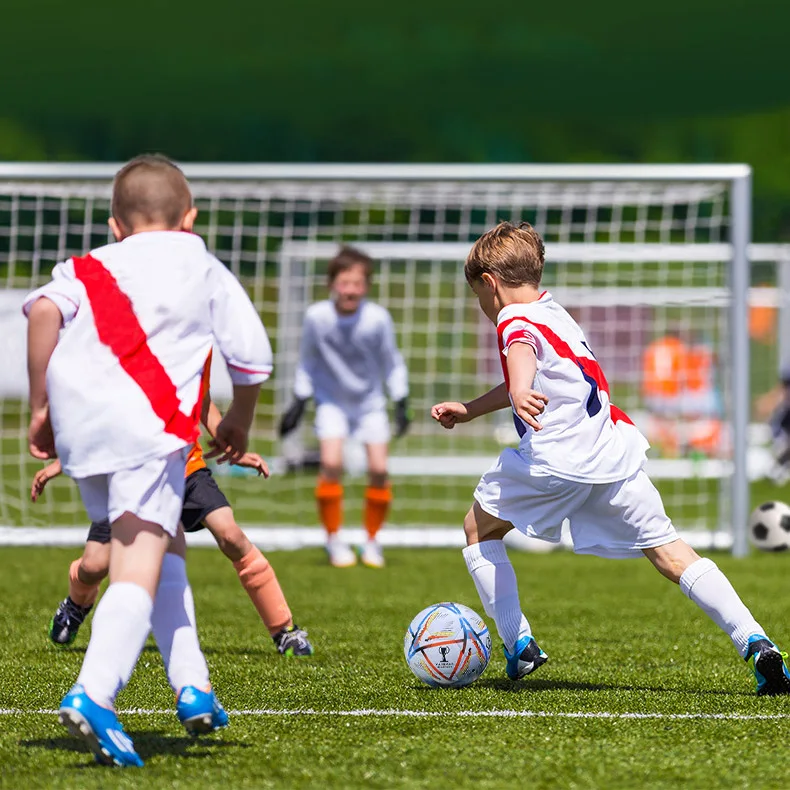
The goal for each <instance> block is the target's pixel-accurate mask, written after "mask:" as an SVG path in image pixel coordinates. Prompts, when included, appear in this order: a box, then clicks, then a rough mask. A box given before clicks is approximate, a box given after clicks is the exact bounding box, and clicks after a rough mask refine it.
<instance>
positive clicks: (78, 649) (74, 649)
mask: <svg viewBox="0 0 790 790" xmlns="http://www.w3.org/2000/svg"><path fill="white" fill-rule="evenodd" d="M51 647H52V649H53V651H55V652H56V653H61V654H65V653H85V652H86V651H87V650H88V646H87V645H64V646H63V647H60V646H58V647H56V646H55V645H51ZM143 653H155V654H156V655H159V649H158V648H157V647H156V645H146V646H145V647H144V648H143V650H142V653H141V655H142V654H143Z"/></svg>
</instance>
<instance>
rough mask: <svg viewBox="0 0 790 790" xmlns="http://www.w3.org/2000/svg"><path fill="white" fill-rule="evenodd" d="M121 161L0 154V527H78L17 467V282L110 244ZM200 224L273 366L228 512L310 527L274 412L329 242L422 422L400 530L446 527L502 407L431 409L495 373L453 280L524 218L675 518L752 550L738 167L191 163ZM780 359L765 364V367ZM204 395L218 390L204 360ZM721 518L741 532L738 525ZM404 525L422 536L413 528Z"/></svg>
mask: <svg viewBox="0 0 790 790" xmlns="http://www.w3.org/2000/svg"><path fill="white" fill-rule="evenodd" d="M116 169H117V167H116V166H114V165H78V164H68V165H26V164H15V165H12V164H7V165H0V289H3V290H0V321H2V335H0V344H2V345H0V347H1V348H3V361H4V362H3V368H4V370H3V371H2V372H0V397H2V400H0V419H1V420H2V422H1V423H0V424H1V425H2V435H1V441H2V444H1V445H0V476H1V478H2V479H1V482H2V488H1V489H0V522H2V523H4V524H7V525H48V524H75V525H77V524H82V523H83V522H84V518H85V517H84V514H83V512H82V509H81V507H80V505H79V500H78V497H77V493H76V490H75V488H74V487H73V485H72V484H70V483H69V481H64V480H60V481H55V484H54V485H53V488H52V491H49V492H47V494H46V495H45V498H44V501H43V502H40V503H38V504H36V505H32V504H31V503H30V502H29V495H28V492H29V480H30V477H31V476H32V474H33V473H34V471H35V470H36V468H38V464H37V463H36V462H34V461H33V460H32V459H30V458H29V457H28V454H27V450H26V441H25V426H26V422H27V407H26V403H25V398H26V392H25V383H24V379H25V375H24V355H23V350H24V321H23V320H22V319H21V318H20V317H19V315H18V308H19V304H20V302H21V299H22V296H23V295H24V293H25V292H27V291H28V290H30V289H31V288H33V287H35V286H37V285H39V284H41V283H42V282H43V281H45V280H46V278H47V277H48V275H49V272H50V271H51V268H52V266H53V265H54V264H55V263H56V262H57V261H59V260H63V259H65V258H66V257H68V256H69V255H72V254H76V253H81V252H84V251H85V250H87V249H89V248H91V247H96V246H98V245H101V244H104V243H106V242H107V240H108V231H107V225H106V221H107V216H108V207H109V195H110V184H111V179H112V175H113V174H114V172H115V170H116ZM184 170H185V172H186V174H187V176H188V177H189V179H190V183H191V185H192V188H193V192H194V195H195V200H196V203H197V205H198V207H199V209H200V214H199V218H198V226H197V228H196V230H197V232H199V233H200V234H201V235H202V236H203V237H204V238H205V240H206V242H207V244H208V246H209V248H210V249H211V250H212V251H214V252H215V253H216V254H217V255H218V256H219V257H220V258H221V259H222V260H223V261H224V262H225V263H226V264H227V265H228V266H229V267H230V268H231V270H232V271H233V272H234V273H235V274H236V275H237V276H238V277H239V278H240V279H241V280H242V282H243V283H244V284H245V286H246V287H247V288H248V290H249V293H250V295H251V297H252V298H253V301H254V302H255V304H256V306H257V307H258V309H259V310H260V313H261V316H262V318H263V320H264V322H265V324H266V326H267V329H268V330H269V333H270V335H271V338H272V341H273V345H274V348H275V355H276V356H275V374H274V379H273V381H272V382H271V383H270V384H268V385H265V387H264V393H263V395H262V398H261V408H260V411H259V417H258V419H257V421H256V426H255V435H254V447H255V449H257V450H258V451H260V452H261V454H263V455H265V456H266V457H268V458H269V459H270V460H271V462H272V466H273V470H274V474H273V475H272V478H271V480H269V481H267V482H265V483H260V482H258V481H255V480H250V479H248V478H246V477H245V476H237V475H236V474H235V473H234V470H229V472H228V470H219V471H221V472H223V473H225V475H226V476H223V477H222V478H221V484H222V485H223V487H224V488H225V489H226V490H227V493H228V495H229V497H230V499H231V500H232V502H233V503H234V505H235V506H236V508H237V512H238V515H239V517H240V520H242V521H243V522H245V523H255V524H259V525H268V524H272V525H275V524H276V525H314V524H315V514H314V503H313V497H312V489H313V487H314V483H315V472H316V469H315V447H316V444H315V440H314V438H313V436H312V431H311V426H310V419H309V417H308V419H307V420H306V424H305V425H304V426H303V427H302V429H301V431H300V432H299V433H298V435H296V436H293V437H291V438H290V439H289V441H288V442H286V443H284V444H281V443H280V442H278V441H277V438H276V422H277V418H278V417H279V415H280V414H281V413H282V411H283V409H284V408H285V407H286V405H287V403H288V401H289V399H290V394H291V388H292V386H293V373H294V369H295V365H296V361H297V357H298V346H299V334H300V328H301V321H302V316H303V313H304V309H305V308H306V306H307V305H308V304H309V303H310V302H312V301H314V300H316V299H321V298H325V296H326V293H327V292H326V283H325V272H326V265H327V262H328V260H329V258H331V257H332V255H333V254H334V253H335V251H336V250H337V248H338V245H339V244H340V243H347V244H353V245H356V246H359V247H360V248H361V249H363V250H365V251H366V252H368V253H369V254H370V255H371V256H373V257H374V258H375V259H376V261H377V271H376V275H375V281H374V285H373V288H372V292H371V298H372V299H373V300H376V301H379V302H380V303H381V304H383V305H384V306H385V307H387V308H388V309H389V310H390V312H391V313H392V316H393V318H394V320H395V324H396V328H397V332H398V338H399V343H400V346H401V350H402V351H403V354H404V357H405V359H406V363H407V366H408V369H409V373H410V383H411V403H412V407H413V410H414V414H415V420H414V423H413V425H412V429H411V431H410V433H409V435H408V436H406V437H405V438H404V439H401V440H397V441H395V442H393V444H392V447H391V451H392V463H391V472H392V476H393V488H394V492H395V499H394V504H393V510H392V515H391V521H392V523H393V524H395V525H400V526H412V527H417V526H423V525H454V526H455V525H458V524H459V523H460V520H461V518H462V517H463V514H464V512H465V510H466V508H467V507H468V504H469V502H470V498H471V493H472V490H473V486H474V484H475V481H476V478H477V477H478V476H479V474H480V473H481V472H483V471H484V470H485V469H486V468H487V466H488V465H489V464H490V463H491V462H492V460H493V459H494V458H495V457H496V455H497V453H498V452H499V450H500V449H501V448H502V447H503V446H506V445H508V444H511V443H513V442H514V440H515V437H514V433H513V431H512V422H511V420H510V418H509V416H508V415H507V414H506V413H500V414H495V415H490V416H489V417H488V418H483V419H481V420H478V421H476V422H473V423H470V424H468V425H464V426H459V427H458V428H457V429H456V430H454V431H449V432H448V431H443V430H442V429H441V428H440V427H439V426H437V425H436V424H434V423H432V422H431V420H430V418H429V416H428V411H429V408H430V406H431V404H432V403H434V402H436V401H438V400H444V399H449V398H453V399H461V400H463V399H468V398H470V397H472V396H474V395H475V394H477V393H479V392H481V391H483V390H485V389H486V388H488V387H490V386H492V385H493V384H495V383H497V381H498V380H499V376H500V375H501V374H500V372H499V364H498V361H497V359H496V346H495V337H494V331H493V327H491V326H490V325H489V324H487V323H486V321H485V320H484V319H483V318H482V316H481V315H480V313H479V310H478V308H477V306H476V303H475V300H474V297H473V295H472V293H471V291H470V290H469V288H468V286H467V284H466V282H465V280H464V277H463V261H464V259H465V257H466V254H467V252H468V250H469V248H470V246H471V244H472V242H473V241H474V240H475V238H477V236H479V235H480V234H481V233H482V232H484V231H485V230H487V229H489V228H490V227H492V226H493V225H494V224H496V223H497V222H498V221H499V220H505V219H506V220H510V221H513V222H519V221H522V220H527V221H529V222H531V223H532V224H533V225H535V226H536V227H537V228H538V230H539V231H540V232H541V233H542V234H543V236H544V238H545V240H546V260H547V264H546V272H545V279H544V285H545V287H546V288H548V289H549V290H551V291H552V292H553V293H554V295H555V296H556V298H557V299H558V300H559V301H560V302H561V303H562V304H564V305H565V306H566V307H567V308H568V309H569V310H570V311H571V312H572V314H573V315H574V316H575V317H576V319H577V320H578V321H579V323H580V324H581V325H582V327H583V328H584V329H585V331H586V333H587V335H588V340H589V342H590V345H591V347H592V349H593V351H594V353H595V354H596V356H597V357H598V359H599V361H600V362H601V365H602V367H603V369H604V371H605V372H606V374H607V377H608V379H609V383H610V388H611V393H612V400H613V402H615V403H616V404H617V405H618V406H620V407H621V408H623V409H624V410H625V411H626V412H627V413H629V415H630V416H631V417H632V419H634V421H635V422H636V423H637V424H638V425H640V427H642V428H643V430H644V431H645V432H646V433H647V434H648V437H649V438H650V440H651V444H652V445H653V448H652V450H651V456H650V459H649V471H650V473H651V475H652V476H653V478H654V479H655V480H656V483H657V485H658V486H659V488H660V489H661V492H662V494H663V496H664V500H665V503H666V506H667V510H668V512H669V513H670V515H671V516H672V518H673V519H674V520H675V522H676V523H677V524H678V526H679V527H680V528H682V529H686V530H695V531H697V532H698V533H700V534H702V535H703V536H704V538H703V540H702V542H703V543H704V542H709V544H710V545H732V546H733V547H734V551H735V552H736V553H737V554H742V553H744V552H745V550H746V537H745V524H746V519H747V514H748V508H749V499H748V485H749V477H750V475H751V476H752V477H754V476H758V475H760V474H762V473H763V471H764V470H763V469H762V467H761V464H762V465H763V466H764V465H765V459H764V458H763V457H762V456H760V455H759V453H757V455H754V453H752V452H751V450H750V431H749V412H750V403H751V400H750V387H751V381H752V379H751V373H750V364H749V356H750V333H749V330H750V325H749V318H750V309H751V307H756V308H759V307H761V306H762V307H765V308H766V309H768V310H769V311H770V310H775V309H776V307H777V306H779V304H780V302H782V299H781V289H777V287H776V280H775V279H774V280H773V281H772V282H771V283H769V284H768V287H765V288H752V289H751V290H750V252H751V260H752V263H754V261H755V260H756V259H757V258H760V257H762V259H764V261H765V262H766V264H767V265H769V266H773V267H774V268H776V269H777V270H778V269H779V267H778V266H777V262H778V261H780V260H784V258H783V257H782V256H784V255H785V253H784V248H781V247H779V246H776V247H771V248H766V249H765V250H763V252H760V250H759V249H758V248H757V247H753V248H751V250H750V249H749V240H750V211H751V191H750V190H751V187H750V171H749V168H748V167H746V166H744V165H723V166H680V165H679V166H578V165H556V166H555V165H495V166H494V165H491V166H486V165H479V166H477V165H468V166H465V165H464V166H462V165H425V166H422V165H403V166H397V165H219V164H217V165H185V166H184ZM772 364H773V363H772ZM213 392H214V396H215V399H216V400H218V402H220V404H221V403H222V399H223V398H226V397H227V395H228V387H227V376H226V375H225V373H224V371H223V370H222V369H221V366H217V369H216V370H215V372H214V375H213ZM362 458H363V456H362V454H361V449H360V448H355V447H353V446H350V447H349V448H348V451H347V455H346V466H347V471H348V474H349V478H348V485H347V487H346V488H347V494H348V496H347V507H346V523H347V524H349V525H350V526H353V525H356V524H358V523H359V518H360V500H361V496H360V493H361V486H362V484H363V479H364V478H363V475H364V463H363V462H362ZM733 525H735V527H733ZM413 534H417V535H418V534H419V533H413Z"/></svg>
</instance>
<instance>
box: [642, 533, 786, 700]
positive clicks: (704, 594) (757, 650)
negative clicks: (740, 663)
mask: <svg viewBox="0 0 790 790" xmlns="http://www.w3.org/2000/svg"><path fill="white" fill-rule="evenodd" d="M643 551H644V554H645V556H646V557H647V558H648V559H649V560H650V562H652V563H653V565H654V566H655V567H656V569H657V570H658V571H659V573H661V574H662V575H663V576H666V578H667V579H669V580H670V581H673V582H675V583H676V584H679V585H680V589H681V590H682V591H683V593H684V594H685V595H686V596H688V597H689V598H690V599H691V600H692V601H694V603H695V604H697V606H699V608H700V609H702V611H703V612H705V614H707V615H708V617H710V619H711V620H713V622H714V623H716V625H718V626H719V628H721V630H722V631H724V633H725V634H727V636H729V637H730V639H731V640H732V643H733V645H735V649H736V650H737V651H738V652H739V653H740V655H741V657H742V658H743V659H744V660H745V661H747V662H749V664H750V666H751V669H752V671H753V672H754V675H755V679H756V682H757V693H758V694H759V695H761V696H762V695H774V694H790V672H789V671H788V669H787V667H786V666H785V664H784V660H783V654H782V653H781V652H780V651H779V649H778V648H777V647H776V645H775V644H774V643H773V642H772V641H771V640H770V639H768V637H767V636H766V635H765V631H764V630H763V627H762V626H761V625H760V624H759V623H758V622H757V620H755V618H754V616H753V615H752V613H751V612H750V611H749V609H748V608H747V607H746V605H745V604H744V603H743V601H741V599H740V597H739V596H738V593H736V592H735V589H734V588H733V586H732V584H730V581H729V580H728V579H727V577H726V576H725V575H724V574H723V573H722V572H721V571H720V570H719V568H718V567H717V566H716V563H715V562H713V560H710V559H707V558H702V557H700V556H699V555H698V554H697V552H695V551H694V549H692V548H691V546H689V545H688V544H687V543H686V542H685V541H683V540H674V541H672V542H671V543H666V544H664V545H663V546H657V547H656V548H652V549H644V550H643Z"/></svg>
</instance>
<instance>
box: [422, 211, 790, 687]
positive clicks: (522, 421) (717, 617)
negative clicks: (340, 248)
mask: <svg viewBox="0 0 790 790" xmlns="http://www.w3.org/2000/svg"><path fill="white" fill-rule="evenodd" d="M543 255H544V250H543V241H542V239H541V238H540V236H539V235H538V233H537V232H536V231H535V230H534V229H533V228H532V227H530V226H529V225H528V224H526V223H522V224H521V225H520V226H519V227H516V226H514V225H512V224H510V223H509V222H502V223H500V224H499V225H497V227H495V228H494V229H493V230H490V231H489V232H488V233H486V234H484V235H483V236H481V237H480V238H479V239H478V240H477V242H476V243H475V245H474V246H473V247H472V250H471V252H470V253H469V257H468V258H467V260H466V266H465V269H464V273H465V275H466V279H467V281H468V282H469V284H470V286H471V287H472V290H473V291H474V292H475V295H476V296H477V298H478V301H479V303H480V309H481V310H482V311H483V313H484V314H485V315H486V316H487V317H488V318H489V319H490V320H491V322H492V323H493V324H494V325H495V326H496V328H497V337H498V340H499V349H500V360H501V363H502V370H503V373H504V379H505V380H504V382H503V383H502V384H500V385H498V386H497V387H494V389H492V390H490V391H489V392H487V393H486V394H484V395H481V396H480V397H479V398H476V399H475V400H473V401H470V402H469V403H455V402H449V403H438V404H436V405H435V406H434V407H433V408H432V409H431V416H432V417H433V418H434V419H435V420H437V421H438V422H439V423H440V424H441V425H442V426H443V427H444V428H447V429H452V428H454V427H455V425H456V424H457V423H462V422H469V421H470V420H473V419H475V418H476V417H480V416H482V415H484V414H488V413H490V412H492V411H496V410H498V409H505V408H511V409H512V410H513V418H514V422H515V425H516V429H517V430H518V433H519V436H520V437H521V441H520V444H519V446H518V449H515V450H514V449H506V450H504V451H503V452H502V453H501V455H500V456H499V459H498V460H497V462H496V463H495V464H494V465H493V466H492V467H491V469H489V470H488V471H487V472H486V473H485V474H484V475H483V477H482V478H481V479H480V482H479V483H478V486H477V489H476V490H475V494H474V496H475V503H474V504H473V505H472V508H471V509H470V511H469V512H468V513H467V515H466V518H465V520H464V531H465V533H466V542H467V547H466V548H465V549H464V559H465V560H466V565H467V568H468V569H469V573H470V574H471V576H472V579H473V580H474V583H475V587H476V588H477V592H478V594H479V595H480V600H481V602H482V604H483V607H484V608H485V611H486V614H488V615H489V617H491V618H493V619H494V621H495V622H496V626H497V631H498V632H499V635H500V637H501V638H502V642H503V643H504V652H505V658H506V660H507V675H508V677H509V678H511V679H512V680H518V679H519V678H522V677H524V676H526V675H528V674H530V673H531V672H533V671H534V670H536V669H537V668H538V667H539V666H541V665H542V664H544V663H545V662H546V661H547V659H548V656H547V655H546V654H545V653H544V652H543V651H542V650H541V649H540V647H538V644H537V642H536V641H535V639H534V637H533V635H532V628H531V626H530V623H529V621H528V620H527V618H526V616H525V615H524V614H523V613H522V611H521V605H520V603H519V596H518V588H517V585H516V576H515V573H514V571H513V566H512V565H511V563H510V560H509V559H508V555H507V550H506V549H505V544H504V543H503V538H504V536H505V535H506V534H507V533H508V532H509V531H510V530H511V529H514V528H515V529H517V530H519V531H520V532H522V533H524V534H526V535H529V536H531V537H536V538H541V539H543V540H548V541H551V542H557V541H559V539H560V529H561V524H562V522H563V520H564V519H565V518H568V519H569V520H570V528H571V535H572V537H573V544H574V550H575V551H576V552H577V553H580V554H595V555H597V556H599V557H611V558H626V557H634V556H640V555H642V554H644V555H645V556H646V557H647V558H648V559H649V560H650V562H652V563H653V565H654V566H655V567H656V569H657V570H658V571H659V572H660V573H661V574H662V575H664V576H666V577H667V578H668V579H670V580H671V581H673V582H675V583H676V584H679V585H680V589H681V590H682V591H683V592H684V593H685V594H686V595H687V596H688V597H689V598H690V599H691V600H692V601H694V603H696V604H697V606H699V607H700V609H702V611H703V612H705V614H707V615H708V616H709V617H710V618H711V619H712V620H713V621H714V622H715V623H716V625H718V626H719V628H721V629H722V630H723V631H724V632H725V633H726V634H727V635H728V636H729V637H730V639H731V640H732V642H733V644H734V645H735V648H736V649H737V650H738V652H739V653H740V655H741V657H742V658H744V659H745V660H746V661H748V662H749V664H750V666H751V669H752V671H753V672H754V676H755V679H756V683H757V694H758V695H775V694H789V693H790V672H788V669H787V667H786V666H785V663H784V660H783V657H782V656H783V654H782V653H781V652H780V651H779V649H778V648H777V647H776V645H775V644H774V643H773V642H772V641H771V640H770V639H769V638H768V637H767V636H766V635H765V631H764V629H763V628H762V626H761V625H760V624H759V623H758V622H757V621H756V620H755V619H754V617H753V616H752V614H751V612H750V611H749V610H748V609H747V608H746V606H745V605H744V604H743V602H742V601H741V599H740V598H739V597H738V595H737V593H736V592H735V590H734V589H733V587H732V585H731V584H730V582H729V581H728V580H727V578H726V577H725V576H724V574H723V573H722V572H721V571H720V570H719V569H718V567H717V566H716V564H715V563H714V562H713V561H712V560H709V559H703V558H701V557H699V556H698V555H697V553H696V552H695V551H694V550H693V549H692V548H691V547H690V546H689V545H688V544H686V543H685V542H684V541H683V540H681V539H680V538H678V536H677V533H676V532H675V528H674V527H673V526H672V523H671V521H670V520H669V518H668V517H667V515H666V513H665V512H664V506H663V503H662V502H661V497H660V495H659V493H658V491H657V490H656V488H655V487H654V486H653V484H652V483H651V482H650V479H649V478H648V476H647V474H646V473H645V471H644V468H643V467H644V463H645V450H646V449H647V446H648V445H647V442H646V441H645V439H644V437H643V436H642V435H641V433H639V431H638V430H637V429H636V427H635V426H634V425H633V423H632V422H631V421H630V420H629V419H628V417H627V416H626V415H625V414H624V413H623V412H622V411H620V409H618V408H617V407H616V406H614V405H613V404H611V403H610V401H609V387H608V384H607V382H606V378H605V376H604V374H603V371H602V370H601V368H600V366H599V365H598V363H597V362H596V360H595V356H594V355H593V353H592V351H591V350H590V348H589V346H588V345H587V341H586V339H585V337H584V333H583V332H582V330H581V329H580V328H579V326H578V325H577V324H576V322H575V321H574V320H573V319H572V318H571V316H570V315H569V314H568V313H567V312H566V311H565V310H564V309H563V308H562V307H560V305H558V304H557V302H555V301H554V299H553V298H552V296H551V294H550V293H548V292H547V291H541V290H540V281H541V276H542V274H543Z"/></svg>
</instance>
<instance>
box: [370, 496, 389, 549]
mask: <svg viewBox="0 0 790 790" xmlns="http://www.w3.org/2000/svg"><path fill="white" fill-rule="evenodd" d="M391 502H392V489H391V488H390V487H389V486H387V487H386V488H373V486H368V487H367V489H365V530H366V531H367V533H368V538H369V539H370V540H373V538H375V537H376V535H377V534H378V532H379V530H380V529H381V527H382V525H383V524H384V522H385V521H386V520H387V514H388V513H389V512H390V503H391Z"/></svg>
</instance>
